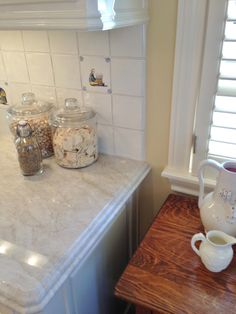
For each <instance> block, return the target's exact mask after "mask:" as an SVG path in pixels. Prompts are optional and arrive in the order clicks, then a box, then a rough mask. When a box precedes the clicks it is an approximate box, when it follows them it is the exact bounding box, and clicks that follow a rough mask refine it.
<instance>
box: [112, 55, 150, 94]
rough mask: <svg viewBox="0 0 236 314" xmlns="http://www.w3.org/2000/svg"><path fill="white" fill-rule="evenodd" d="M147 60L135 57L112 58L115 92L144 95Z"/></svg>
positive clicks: (113, 89) (113, 88) (113, 87)
mask: <svg viewBox="0 0 236 314" xmlns="http://www.w3.org/2000/svg"><path fill="white" fill-rule="evenodd" d="M144 66H145V62H144V61H143V60H134V59H114V58H113V59H112V62H111V80H112V91H113V93H114V94H123V95H132V96H143V95H144V87H145V69H144Z"/></svg>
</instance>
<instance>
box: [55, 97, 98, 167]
mask: <svg viewBox="0 0 236 314" xmlns="http://www.w3.org/2000/svg"><path fill="white" fill-rule="evenodd" d="M96 126H97V123H96V113H95V112H94V111H93V110H92V109H91V108H89V107H80V106H79V104H78V101H77V99H75V98H68V99H66V100H65V104H64V107H63V108H61V109H60V110H58V111H57V112H55V116H54V121H53V148H54V154H55V158H56V162H57V163H58V165H60V166H62V167H65V168H82V167H86V166H88V165H90V164H92V163H93V162H94V161H96V160H97V158H98V152H97V129H96Z"/></svg>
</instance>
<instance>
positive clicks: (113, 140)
mask: <svg viewBox="0 0 236 314" xmlns="http://www.w3.org/2000/svg"><path fill="white" fill-rule="evenodd" d="M108 49H109V56H110V59H111V37H110V31H108ZM111 63H112V60H111V61H110V62H109V72H110V73H109V74H110V89H111V121H112V142H113V143H112V144H113V153H114V154H116V145H115V126H114V110H113V106H114V103H113V94H112V88H113V86H112V71H111Z"/></svg>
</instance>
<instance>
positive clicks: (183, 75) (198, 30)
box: [162, 0, 210, 195]
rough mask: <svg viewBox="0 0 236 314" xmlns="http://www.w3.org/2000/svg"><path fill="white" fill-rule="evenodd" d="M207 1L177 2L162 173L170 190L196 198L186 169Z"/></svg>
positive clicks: (195, 187)
mask: <svg viewBox="0 0 236 314" xmlns="http://www.w3.org/2000/svg"><path fill="white" fill-rule="evenodd" d="M209 1H210V0H207V1H206V0H179V2H178V17H177V32H176V49H175V66H174V77H173V94H172V109H171V122H170V125H171V126H170V139H169V158H168V165H167V167H166V168H165V170H164V171H163V173H162V176H164V177H166V178H168V179H169V180H170V183H171V188H172V190H175V191H179V192H183V193H189V194H195V195H196V194H197V193H198V192H197V190H198V184H197V177H193V176H192V175H191V173H190V172H189V168H190V161H191V151H192V142H193V129H194V117H195V110H196V103H197V99H198V93H199V86H200V77H201V70H202V58H203V52H204V41H205V31H206V19H207V11H208V2H209ZM177 173H178V175H177Z"/></svg>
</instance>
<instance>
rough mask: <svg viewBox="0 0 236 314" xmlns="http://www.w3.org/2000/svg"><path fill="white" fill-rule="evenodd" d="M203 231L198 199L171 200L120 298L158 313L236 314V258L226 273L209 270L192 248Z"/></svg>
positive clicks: (139, 253) (128, 272) (138, 256)
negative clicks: (192, 242) (197, 234)
mask: <svg viewBox="0 0 236 314" xmlns="http://www.w3.org/2000/svg"><path fill="white" fill-rule="evenodd" d="M201 231H202V232H203V227H202V224H201V221H200V217H199V209H198V206H197V199H196V198H192V197H185V196H179V195H173V194H171V195H169V197H168V198H167V200H166V202H165V204H164V205H163V206H162V208H161V210H160V212H159V214H158V216H157V217H156V218H155V220H154V222H153V224H152V226H151V228H150V229H149V231H148V232H147V234H146V236H145V238H144V240H143V241H142V242H141V244H140V246H139V248H138V250H137V251H136V253H135V255H134V256H133V258H132V259H131V261H130V263H129V265H128V266H127V268H126V270H125V271H124V273H123V275H122V276H121V278H120V280H119V282H118V283H117V285H116V288H115V294H116V296H118V297H120V298H122V299H125V300H127V301H128V302H131V303H134V304H137V305H141V306H142V307H144V308H147V309H151V310H153V311H156V312H155V313H173V314H184V313H191V314H195V313H196V314H211V313H214V314H221V313H222V314H223V313H224V314H226V313H227V314H231V313H232V314H235V313H236V258H235V257H234V258H233V261H232V262H231V264H230V266H229V267H228V268H227V269H226V270H225V271H222V272H220V273H212V272H210V271H208V270H207V269H206V268H205V267H204V266H203V264H202V263H201V260H200V258H199V257H198V256H197V255H196V254H195V253H194V252H193V250H192V248H191V244H190V241H191V237H192V236H193V234H195V233H198V232H201Z"/></svg>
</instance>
